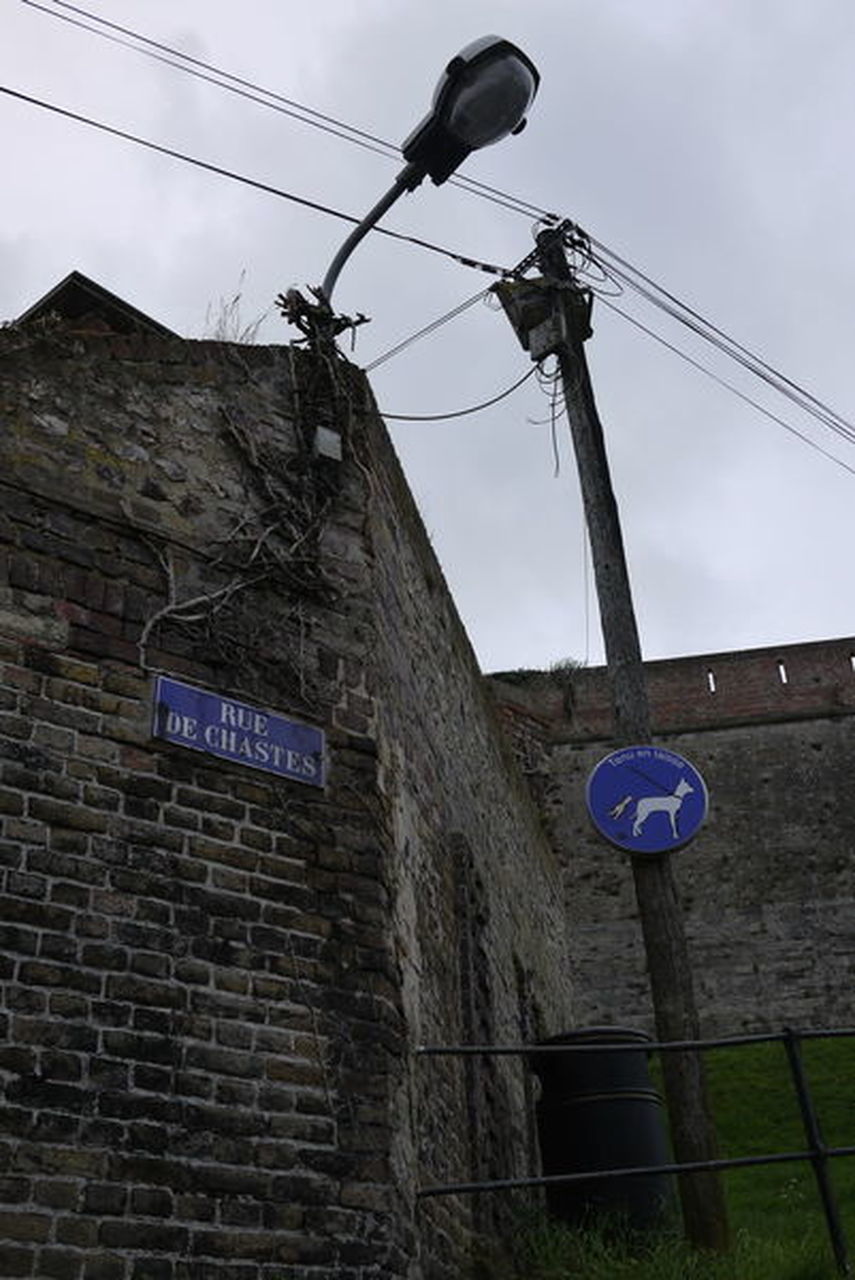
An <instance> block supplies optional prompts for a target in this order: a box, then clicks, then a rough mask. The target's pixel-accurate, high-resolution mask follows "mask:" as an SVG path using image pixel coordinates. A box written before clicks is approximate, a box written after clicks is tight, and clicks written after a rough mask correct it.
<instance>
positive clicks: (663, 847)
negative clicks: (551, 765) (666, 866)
mask: <svg viewBox="0 0 855 1280" xmlns="http://www.w3.org/2000/svg"><path fill="white" fill-rule="evenodd" d="M587 803H588V812H589V814H590V815H591V820H592V821H593V823H594V826H595V827H596V828H597V830H598V831H599V833H600V835H602V836H605V838H606V840H608V841H609V843H610V844H614V845H617V847H618V848H619V849H626V850H627V851H628V852H629V853H667V852H668V851H669V850H670V849H679V848H680V847H681V846H682V845H684V844H687V843H688V842H689V840H691V839H692V837H693V836H694V835H696V834H697V832H698V829H699V827H700V826H701V825H702V824H703V822H704V820H705V818H706V816H707V809H708V805H709V800H708V796H707V788H706V783H705V782H704V780H703V778H702V777H701V775H700V774H699V773H698V771H697V769H696V768H695V767H694V765H692V764H690V763H689V761H688V760H687V759H686V758H685V756H680V755H677V753H676V751H666V750H665V749H664V747H654V746H647V747H622V748H621V750H620V751H613V752H612V753H611V755H608V756H606V757H605V759H604V760H601V761H600V763H599V764H598V765H597V766H596V767H595V768H594V769H593V770H592V771H591V775H590V777H589V778H588V788H587Z"/></svg>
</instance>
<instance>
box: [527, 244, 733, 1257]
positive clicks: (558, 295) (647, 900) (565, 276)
mask: <svg viewBox="0 0 855 1280" xmlns="http://www.w3.org/2000/svg"><path fill="white" fill-rule="evenodd" d="M537 257H538V261H539V265H540V269H541V271H542V273H543V276H544V277H545V283H546V285H547V288H548V289H549V291H550V293H551V304H552V305H551V314H550V317H549V319H548V320H547V324H548V325H549V326H551V327H552V329H553V333H554V334H557V335H558V336H557V338H555V340H554V341H553V345H552V349H553V350H554V351H555V354H556V355H557V357H558V360H559V364H560V369H561V378H562V382H563V389H564V397H565V402H566V405H567V417H568V419H569V422H570V430H571V433H572V438H573V447H574V451H575V454H576V465H577V468H578V471H579V481H580V484H581V489H582V499H583V503H584V508H585V518H586V521H587V526H588V535H589V539H590V544H591V556H592V560H593V566H594V578H595V582H596V588H597V599H598V601H599V608H600V620H601V624H602V629H603V639H604V642H605V650H606V662H607V665H608V673H609V680H610V683H611V689H612V699H613V706H614V736H615V745H616V746H618V747H621V746H633V745H644V744H647V743H650V742H651V741H652V726H651V720H650V706H649V703H648V699H647V689H646V686H645V681H644V668H643V664H642V658H641V646H640V644H639V639H638V627H637V626H636V621H635V611H634V609H633V603H632V592H631V589H630V583H629V574H628V572H627V566H626V557H625V555H624V548H623V537H622V534H621V527H620V519H619V515H618V508H617V502H616V501H615V496H614V491H613V489H612V483H611V476H610V472H609V464H608V457H607V455H606V448H605V441H604V438H603V429H602V425H601V423H600V419H599V416H598V414H597V407H596V404H595V401H594V393H593V390H592V387H591V379H590V376H589V373H588V366H587V361H586V359H585V351H584V345H583V344H584V341H585V339H586V338H587V337H588V336H589V335H590V332H591V331H590V327H589V325H588V307H587V306H586V305H585V297H584V295H583V294H582V291H581V290H580V289H579V288H578V286H577V285H576V284H575V282H574V280H573V276H572V274H571V272H570V268H569V266H568V264H567V258H566V254H565V250H564V238H563V230H562V229H560V228H559V229H549V230H546V231H542V232H540V234H539V235H538V237H537ZM509 288H511V289H513V286H512V285H511V286H509ZM533 354H534V353H533ZM631 860H632V871H633V877H634V880H635V892H636V898H637V901H638V912H639V916H640V918H641V927H642V933H643V936H644V946H645V950H646V953H647V965H648V971H649V976H650V991H651V997H652V1002H653V1010H654V1016H655V1020H656V1034H657V1036H658V1038H659V1039H660V1040H663V1041H664V1040H694V1039H698V1038H699V1022H698V1014H697V1009H696V1006H695V997H694V989H693V983H692V970H691V965H690V961H689V953H688V947H687V945H686V935H685V930H684V927H683V918H682V912H681V909H680V904H679V902H678V901H677V893H676V888H675V884H674V877H673V872H672V867H671V861H670V854H669V853H660V854H643V855H640V854H635V855H631ZM662 1070H663V1076H664V1083H665V1097H666V1101H667V1105H668V1116H669V1120H670V1125H671V1140H672V1143H673V1147H674V1155H675V1157H676V1160H677V1162H678V1163H681V1164H682V1163H690V1162H694V1161H706V1160H713V1159H715V1154H716V1140H715V1130H714V1127H713V1124H712V1120H711V1117H710V1113H709V1107H708V1103H707V1097H706V1087H705V1079H704V1065H703V1059H702V1057H701V1055H700V1053H698V1052H682V1051H679V1052H676V1051H669V1052H665V1053H663V1054H662ZM679 1188H680V1202H681V1205H682V1210H683V1222H684V1226H685V1231H686V1235H687V1237H688V1239H689V1240H690V1241H691V1242H692V1243H693V1244H694V1245H695V1246H697V1247H699V1248H704V1249H711V1250H717V1251H724V1250H725V1249H726V1248H727V1244H728V1229H727V1213H726V1208H725V1203H724V1194H723V1190H722V1185H721V1179H720V1177H719V1175H718V1174H717V1173H716V1172H714V1171H705V1172H699V1173H693V1174H683V1175H681V1177H680V1180H679Z"/></svg>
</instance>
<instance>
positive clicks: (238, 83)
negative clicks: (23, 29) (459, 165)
mask: <svg viewBox="0 0 855 1280" xmlns="http://www.w3.org/2000/svg"><path fill="white" fill-rule="evenodd" d="M50 2H51V3H52V4H53V5H55V6H56V8H55V9H49V8H48V7H47V5H46V4H40V3H38V0H21V3H22V4H25V5H26V6H27V7H28V8H30V9H37V10H39V11H40V12H41V13H44V14H46V15H47V16H48V17H51V18H55V19H57V20H59V21H63V22H66V23H69V24H70V25H72V26H75V27H79V28H81V29H82V30H84V31H89V32H90V33H91V34H93V35H97V36H100V37H101V38H102V39H106V40H109V41H111V43H113V44H118V45H122V46H124V47H125V48H127V49H130V50H132V51H133V52H135V53H139V54H142V55H143V56H145V57H149V58H153V59H155V60H156V61H158V62H162V63H165V64H166V65H167V66H171V67H173V68H175V70H177V71H182V72H185V73H186V74H189V75H194V76H196V78H197V79H200V80H205V81H207V82H208V83H209V84H214V85H217V86H218V87H219V88H221V89H226V90H227V91H229V92H232V93H237V94H239V95H240V96H241V97H244V98H248V99H249V100H250V101H253V102H256V103H258V104H259V105H261V106H266V107H270V108H272V109H273V110H278V111H280V112H281V113H282V114H283V115H287V116H291V117H292V118H293V119H295V120H299V121H301V122H302V123H303V124H308V125H310V126H311V127H313V128H317V129H321V130H323V131H324V132H326V133H330V134H332V135H333V136H334V137H338V138H342V139H344V140H345V141H348V142H352V143H354V144H355V145H357V146H362V147H364V148H365V149H366V150H368V151H373V152H375V153H376V154H378V155H382V156H385V157H386V158H387V159H393V160H400V158H401V148H400V147H399V146H397V145H396V144H395V143H393V142H388V141H386V140H385V139H383V138H380V137H377V135H376V134H373V133H368V132H367V131H366V130H364V129H359V128H357V127H356V126H355V125H351V124H348V123H347V122H346V121H343V120H338V119H336V117H335V116H331V115H327V114H325V113H324V112H322V111H317V110H315V109H314V108H313V107H308V106H306V105H305V104H304V103H301V102H297V101H296V100H295V99H293V98H287V97H285V96H284V95H283V94H280V93H276V92H275V91H274V90H272V89H265V88H264V87H263V86H261V85H259V84H256V83H254V82H253V81H252V80H246V79H244V78H243V77H242V76H236V75H234V74H233V73H232V72H229V71H224V70H223V69H222V68H221V67H217V66H215V65H214V64H213V63H210V62H205V61H204V60H203V59H201V58H194V57H192V56H191V55H190V54H187V53H183V52H182V51H181V50H180V49H175V48H172V47H171V46H170V45H167V44H163V43H162V42H161V41H159V40H152V39H151V38H150V37H149V36H145V35H143V34H142V33H141V32H139V31H134V30H133V29H132V28H130V27H124V26H121V25H120V24H119V23H117V22H111V21H109V20H108V19H107V18H103V17H101V16H100V15H99V14H96V13H91V12H90V11H89V10H87V9H83V8H82V7H81V6H79V5H75V4H71V3H69V0H50ZM57 9H59V10H67V11H68V12H65V13H63V12H57V11H56V10H57ZM71 13H75V14H78V15H80V16H79V17H77V18H72V17H71V16H70V14H71ZM81 18H86V19H88V20H89V21H88V22H83V21H81ZM90 23H96V24H97V25H96V26H91V25H89V24H90ZM100 28H105V30H101V29H100ZM112 32H120V33H121V34H120V35H118V36H117V35H113V34H111V33H112ZM122 37H128V39H123V38H122ZM133 41H137V43H136V44H134V43H132V42H133ZM164 55H168V57H166V56H164ZM185 64H186V65H185ZM205 73H210V74H205ZM449 182H450V184H451V185H452V186H456V187H460V188H461V189H462V190H464V191H470V192H471V193H472V194H473V195H477V196H480V197H481V198H482V199H485V200H489V201H490V202H491V203H493V204H497V205H499V206H501V207H502V208H506V209H509V210H511V211H512V212H514V213H519V214H522V215H523V216H524V217H526V218H531V217H537V218H539V219H541V220H543V221H545V222H557V221H558V220H559V216H558V214H555V213H549V212H548V211H547V210H545V209H540V208H539V207H538V206H537V205H533V204H531V203H530V202H529V201H527V200H522V199H520V198H518V197H515V196H512V195H509V194H508V193H507V192H504V191H500V190H499V189H498V188H496V187H491V186H490V185H489V184H488V183H485V182H479V181H477V180H476V179H474V178H467V177H466V176H465V175H463V174H455V175H454V176H452V177H451V178H450V179H449Z"/></svg>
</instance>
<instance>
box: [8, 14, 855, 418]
mask: <svg viewBox="0 0 855 1280" xmlns="http://www.w3.org/2000/svg"><path fill="white" fill-rule="evenodd" d="M22 3H23V4H25V5H27V6H28V7H29V8H31V9H35V10H38V11H40V12H41V13H43V14H45V15H47V16H49V17H53V18H56V19H59V20H62V21H65V22H67V23H71V24H72V25H74V26H77V27H80V28H82V29H83V30H85V31H88V32H90V33H91V34H94V35H98V36H101V37H103V38H105V39H108V40H111V41H112V42H113V43H116V44H120V45H123V46H125V47H126V48H128V49H130V50H132V51H134V52H136V53H139V54H143V55H145V56H148V57H152V58H155V59H156V60H157V61H159V62H162V63H165V64H166V65H168V66H170V67H172V68H173V69H175V70H178V71H182V72H185V73H188V74H191V75H194V76H196V77H197V78H199V79H202V80H205V81H207V82H208V83H211V84H214V85H216V86H217V87H219V88H222V89H225V90H227V91H230V92H233V93H237V94H239V95H240V96H242V97H245V98H248V99H249V100H251V101H253V102H256V103H258V104H259V105H262V106H267V107H269V108H272V109H274V110H278V111H281V112H282V113H283V114H285V115H288V116H290V117H292V118H293V119H295V120H297V121H298V122H300V123H303V124H307V125H310V126H312V127H315V128H319V129H323V130H324V131H326V132H328V133H330V134H332V135H333V136H335V137H338V138H340V139H342V140H344V141H348V142H352V143H354V144H356V145H359V146H362V147H365V148H367V149H368V150H371V151H374V152H377V153H378V154H381V155H384V156H386V158H388V159H397V158H399V156H400V148H398V147H397V146H396V145H395V144H393V143H390V142H388V141H386V140H385V139H383V138H380V137H378V136H376V135H374V134H371V133H368V132H367V131H365V130H361V129H359V128H357V127H356V126H353V125H350V124H348V123H346V122H344V121H341V120H338V119H336V117H334V116H330V115H327V114H325V113H323V112H319V111H316V110H314V109H313V108H311V107H307V106H306V105H305V104H302V103H299V102H297V101H296V100H294V99H292V98H287V97H285V96H284V95H282V94H279V93H276V92H274V91H272V90H268V89H264V88H263V87H262V86H260V85H258V84H256V83H254V82H253V81H251V80H247V79H245V78H243V77H240V76H236V75H234V74H232V73H230V72H227V71H224V70H223V69H222V68H218V67H216V66H215V65H214V64H212V63H209V62H205V61H204V60H202V59H199V58H194V57H193V56H191V55H189V54H185V53H183V52H181V51H180V50H177V49H174V48H172V47H171V46H169V45H167V44H164V43H162V42H160V41H157V40H153V39H151V38H150V37H148V36H145V35H143V34H142V33H140V32H137V31H134V30H133V29H132V28H130V27H125V26H122V25H120V24H119V23H115V22H111V21H110V20H108V19H106V18H103V17H101V16H100V15H98V14H95V13H92V12H90V11H89V10H87V9H84V8H82V7H81V6H79V5H75V4H72V3H70V2H69V0H50V3H52V4H53V6H54V8H48V7H47V5H46V4H44V3H38V0H22ZM60 11H62V12H60ZM72 14H74V15H77V16H75V17H72V16H71V15H72ZM82 19H86V20H87V21H83V20H82ZM93 23H94V24H96V25H94V26H93V25H91V24H93ZM115 33H118V34H115ZM133 42H136V43H133ZM6 92H9V91H6ZM17 96H20V97H22V98H23V97H24V95H17ZM25 100H29V101H34V102H35V101H36V100H34V99H25ZM37 105H42V106H46V107H48V109H55V110H59V111H60V112H61V113H62V114H65V115H67V116H69V117H70V118H72V119H76V120H79V121H81V122H83V123H89V124H93V125H95V127H100V128H104V129H105V130H106V131H107V132H113V133H114V134H116V135H117V136H120V137H124V138H125V139H126V140H129V141H134V142H137V143H138V144H140V145H144V146H150V147H151V148H152V149H155V150H160V151H161V152H162V153H163V154H167V155H171V156H173V157H174V158H178V159H183V160H185V161H187V162H189V163H196V164H198V165H199V166H200V167H203V168H207V169H209V171H211V172H215V173H219V174H220V175H221V176H226V177H230V178H233V179H235V180H237V181H244V182H247V183H248V185H252V186H255V187H257V188H258V189H260V190H263V191H267V192H269V193H271V194H277V195H280V196H283V197H285V198H287V199H294V200H296V202H297V203H301V204H305V205H307V206H308V207H309V208H312V209H314V210H315V211H317V212H323V213H327V214H331V215H333V216H336V217H341V218H343V219H345V220H347V221H351V222H357V221H358V219H355V218H351V217H349V215H345V214H341V213H340V212H339V211H335V210H332V209H329V208H328V207H326V206H323V205H320V204H317V203H315V202H311V201H305V200H302V199H301V198H299V197H295V196H292V195H290V194H289V193H285V192H282V191H279V190H277V189H276V188H272V187H269V186H267V185H266V184H262V183H254V182H253V181H252V180H250V179H245V178H242V177H241V176H240V175H237V174H233V173H230V172H229V171H226V170H222V169H220V168H219V167H217V166H213V165H206V164H205V162H201V161H195V160H193V159H192V158H191V157H187V156H183V155H181V153H178V152H175V151H173V150H171V149H169V148H163V147H158V146H157V144H151V143H148V142H146V141H145V140H143V139H139V138H136V137H134V136H133V135H129V134H125V133H123V132H121V131H119V130H113V129H111V128H110V126H104V125H100V124H98V123H97V122H94V121H88V120H86V119H85V118H84V117H80V116H77V115H75V114H74V113H71V112H63V111H62V109H61V108H52V107H49V104H45V103H37ZM450 181H451V182H452V183H453V184H454V185H455V186H458V187H460V188H462V189H465V190H468V191H470V192H471V193H472V194H474V195H478V196H481V197H482V198H485V199H488V200H491V201H492V202H493V203H497V204H500V205H502V206H503V207H505V208H507V209H509V210H511V211H513V212H516V213H520V214H524V215H525V216H527V217H531V216H533V215H534V216H536V217H537V218H538V220H539V221H540V222H541V223H544V224H547V225H548V224H553V223H556V222H557V221H558V215H556V214H555V213H552V212H550V211H548V210H545V209H542V208H540V207H538V206H537V205H535V204H533V203H531V202H529V201H527V200H522V199H519V198H518V197H514V196H511V195H509V194H508V193H507V192H503V191H500V190H498V189H497V188H495V187H490V186H489V185H488V184H485V183H480V182H478V181H476V180H474V179H469V178H466V177H465V176H464V175H455V176H454V177H453V178H451V179H450ZM563 225H564V226H567V227H572V229H573V231H574V232H575V233H576V234H577V236H578V237H580V239H581V241H583V242H584V243H586V244H587V245H589V246H591V247H592V250H593V251H591V252H589V254H588V263H587V266H588V269H589V274H590V269H591V268H593V269H595V270H599V271H600V272H601V273H602V275H603V276H604V277H605V278H606V279H608V280H610V281H612V282H614V283H616V284H617V285H618V288H620V287H621V286H626V287H627V288H630V289H632V290H633V291H634V292H635V293H637V294H638V295H639V296H640V297H641V298H642V299H644V300H645V301H646V302H648V303H649V304H650V305H652V306H654V307H656V308H658V309H659V310H661V311H663V312H664V313H665V314H667V315H669V316H670V317H671V318H672V319H673V320H675V321H676V322H677V323H679V324H682V325H684V326H685V327H686V328H688V329H689V330H690V331H692V332H694V333H695V334H696V335H697V336H698V337H700V338H701V339H702V340H704V341H706V342H708V343H710V344H711V345H713V346H714V347H716V348H717V349H718V350H719V351H720V352H722V353H723V354H724V355H726V356H727V357H729V358H730V359H733V360H734V361H736V362H737V363H739V364H741V365H742V366H743V367H744V368H745V369H746V370H747V371H748V372H750V373H751V374H752V375H754V376H756V377H758V378H760V379H761V380H762V381H764V382H765V383H767V385H769V386H770V387H772V388H773V389H774V390H776V391H777V392H778V393H779V394H781V395H783V396H785V397H786V398H787V399H789V400H790V401H791V402H792V403H794V404H796V405H797V406H798V407H799V408H801V409H802V410H803V411H804V412H806V413H808V414H809V415H811V416H813V417H814V418H816V419H817V420H818V421H820V422H821V423H823V424H824V425H825V426H826V427H828V428H829V429H830V430H831V431H833V432H835V433H836V434H837V435H838V436H840V437H841V438H843V439H845V440H847V442H849V443H855V425H853V424H852V423H851V422H849V421H848V420H847V419H846V418H844V417H843V416H842V415H841V414H839V413H837V412H836V411H835V410H833V409H831V408H830V407H829V406H828V405H827V404H825V403H824V402H823V401H822V400H820V399H819V398H818V397H816V396H814V395H813V394H812V393H811V392H809V391H807V390H806V389H805V388H804V387H802V386H801V385H800V384H798V383H797V382H795V381H794V380H793V379H791V378H789V377H787V375H785V374H783V373H781V372H780V371H779V370H777V369H775V368H774V367H773V366H771V365H770V364H768V362H766V361H765V360H763V359H762V358H761V357H759V356H758V355H756V353H754V352H752V351H751V350H750V349H749V348H747V347H745V346H744V345H743V344H741V343H739V342H738V341H737V340H736V339H734V338H731V337H730V336H729V335H728V334H727V333H726V332H725V331H724V330H722V329H721V328H720V327H718V326H717V325H715V324H714V323H713V322H712V321H710V320H708V319H707V318H706V317H704V316H703V315H701V314H700V313H699V312H698V311H696V310H695V309H694V308H692V307H691V306H689V305H688V304H687V303H685V302H683V301H681V300H680V299H679V298H677V297H676V296H675V295H674V294H673V293H671V292H670V291H669V290H667V289H665V288H664V287H663V286H661V285H659V284H657V283H656V282H655V281H654V280H652V279H651V278H650V276H648V275H646V274H645V273H644V272H643V271H641V270H640V269H639V268H637V267H635V266H633V264H632V263H630V262H629V261H628V260H627V259H626V258H624V257H622V256H621V255H620V254H618V253H616V252H615V251H614V250H612V249H610V248H609V247H608V246H607V245H605V244H604V243H603V242H602V241H600V240H598V239H596V237H591V236H587V235H585V234H584V233H580V231H579V228H577V227H575V224H572V223H569V222H568V221H567V220H565V222H564V224H563ZM375 229H376V230H377V231H379V232H380V233H381V234H386V235H391V236H392V237H394V238H399V239H405V240H408V241H409V242H410V243H413V244H418V245H420V247H424V248H430V249H432V250H434V251H437V252H440V253H446V254H447V255H448V256H450V257H452V258H453V259H454V260H455V261H458V262H463V264H464V265H467V266H475V267H479V268H480V269H484V270H488V271H491V272H493V273H496V274H508V273H505V272H503V271H502V269H501V268H497V267H495V266H493V265H492V264H482V263H479V262H478V261H477V260H476V259H464V258H463V257H462V255H458V254H454V253H451V252H450V251H448V250H444V249H442V248H440V247H439V246H436V245H431V244H429V243H428V242H425V241H420V240H418V239H417V238H416V237H404V236H401V235H400V234H398V233H394V232H390V231H388V229H386V228H384V227H377V228H375ZM578 242H579V240H578V239H577V241H576V243H577V244H578ZM533 256H534V255H529V260H528V261H531V259H532V258H533ZM601 283H602V281H601ZM596 292H597V294H598V295H599V296H600V297H602V298H603V301H605V296H604V293H603V290H602V288H596ZM462 309H464V310H465V306H464V307H462ZM615 309H616V310H617V311H618V312H619V313H620V314H622V315H626V313H624V312H621V311H620V308H615ZM458 314H460V310H458V309H455V310H454V311H452V312H449V313H447V314H446V316H445V317H442V318H440V320H439V321H437V322H434V323H433V324H432V325H429V326H426V327H425V328H424V329H423V330H420V331H419V332H418V334H414V335H412V336H411V337H410V338H408V339H404V340H403V342H401V343H399V344H398V346H397V347H396V348H393V349H392V350H391V351H389V352H386V353H384V354H383V355H382V356H380V357H378V358H377V360H375V361H374V362H373V363H372V364H371V365H369V366H368V368H369V369H372V368H376V367H377V366H378V365H379V364H381V363H383V362H384V361H385V360H387V359H391V358H392V356H393V355H395V354H398V353H399V352H400V351H403V350H405V349H406V347H408V346H409V345H410V344H411V343H412V342H415V341H417V340H418V339H419V338H420V337H422V336H427V335H428V334H429V333H431V332H433V331H434V329H435V328H437V327H439V324H440V323H446V322H447V321H448V320H450V319H452V318H454V317H455V315H458ZM626 318H629V317H628V316H626ZM642 327H643V326H642ZM680 354H682V353H680ZM752 403H753V402H752Z"/></svg>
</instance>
